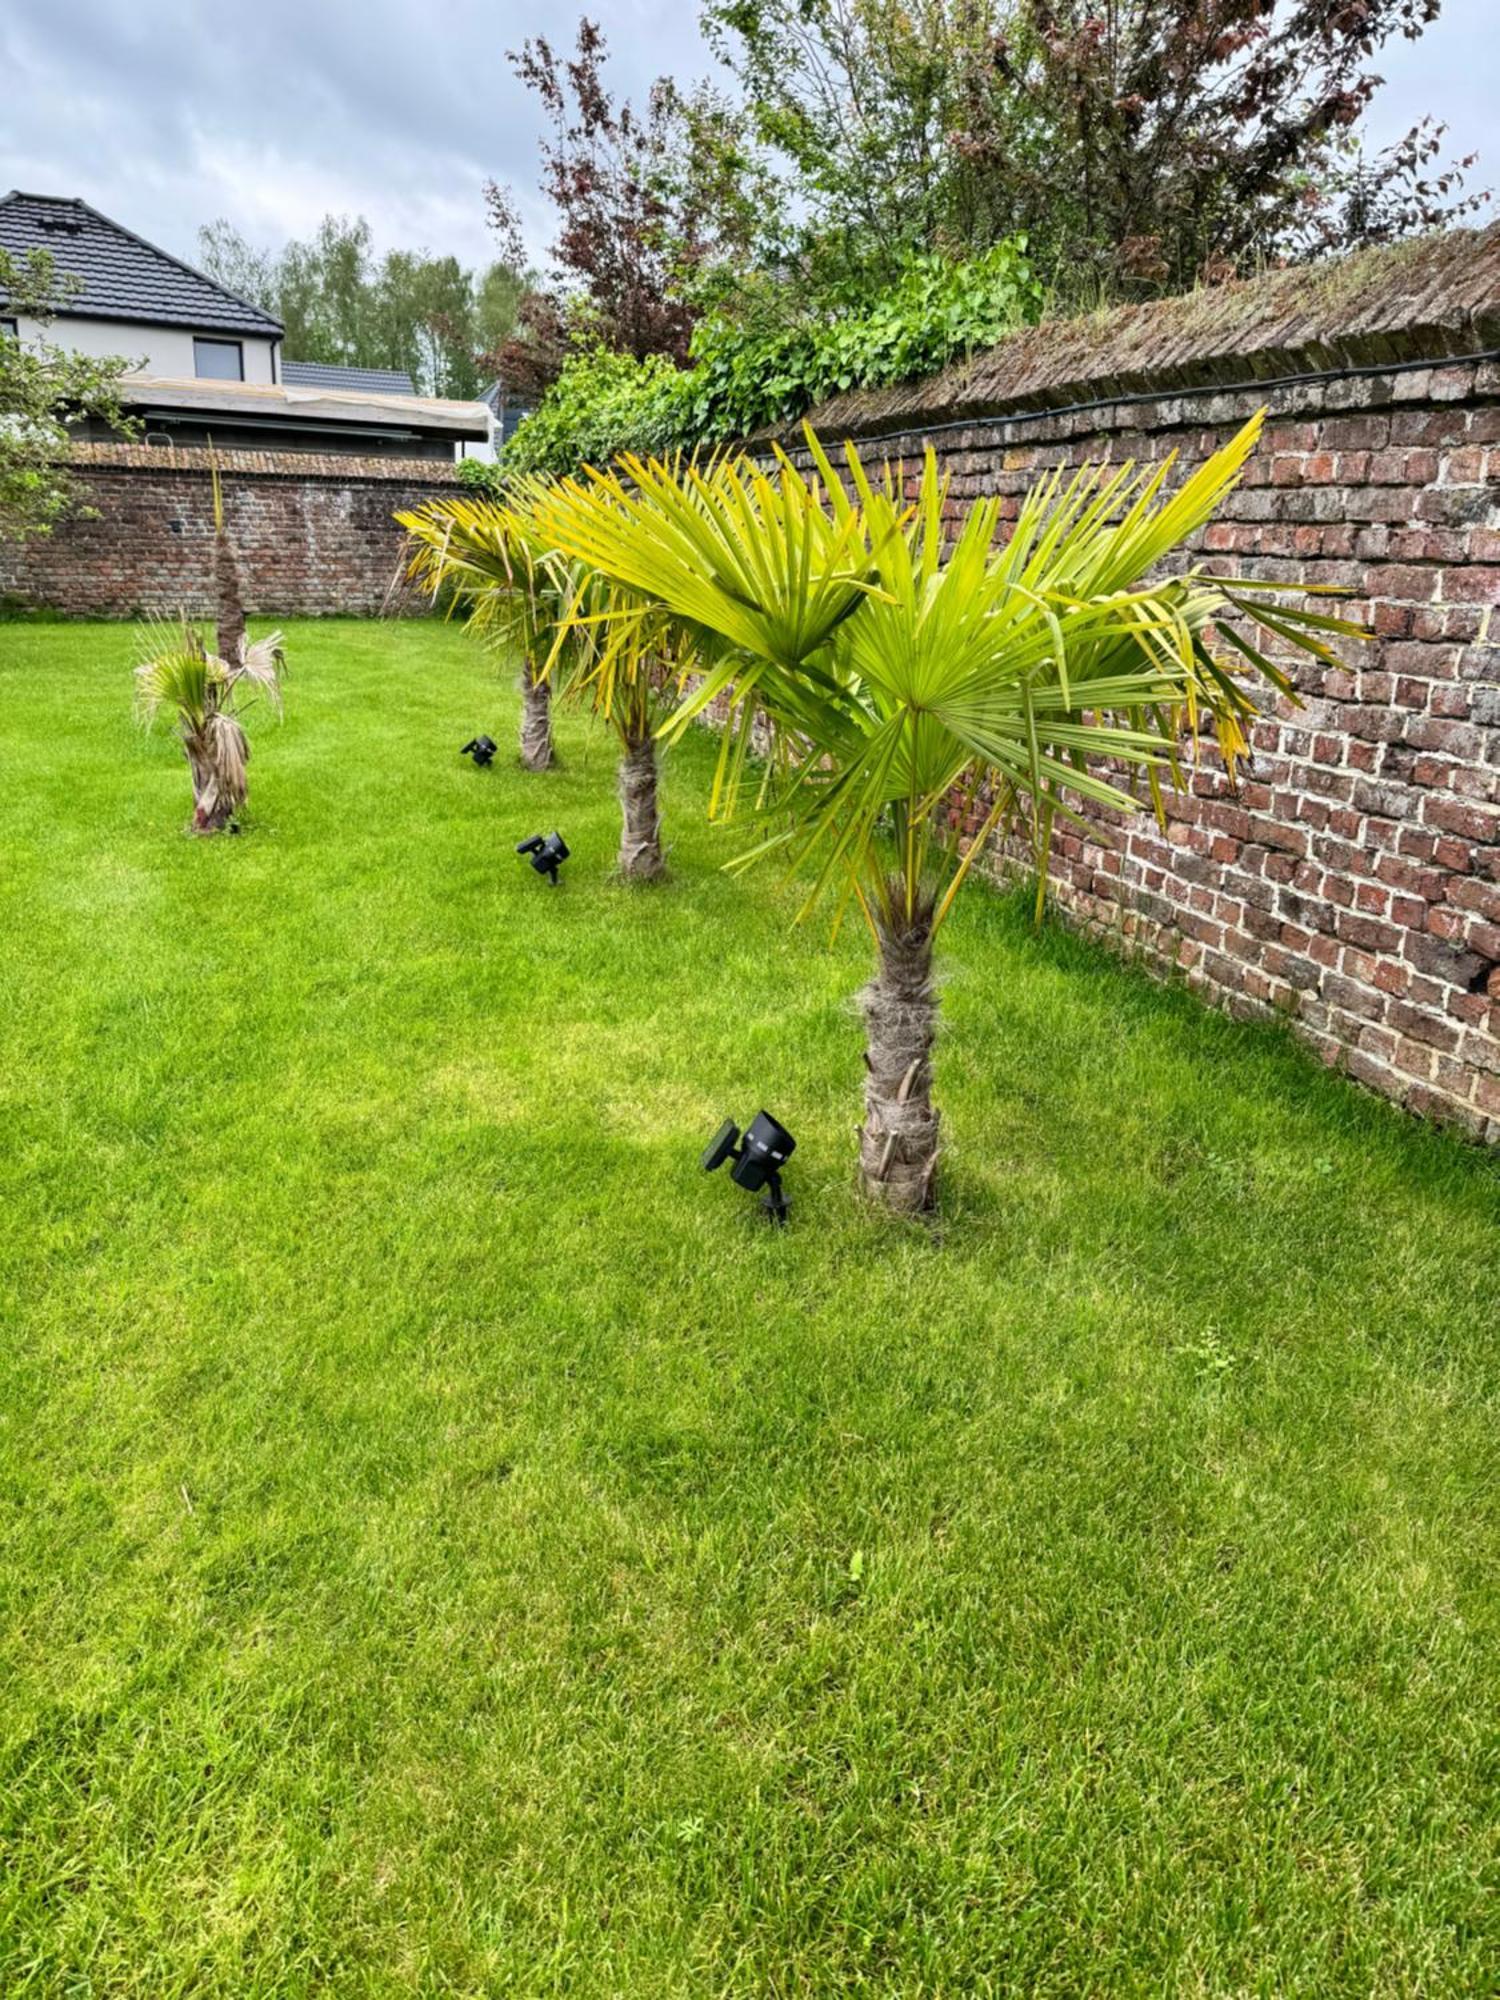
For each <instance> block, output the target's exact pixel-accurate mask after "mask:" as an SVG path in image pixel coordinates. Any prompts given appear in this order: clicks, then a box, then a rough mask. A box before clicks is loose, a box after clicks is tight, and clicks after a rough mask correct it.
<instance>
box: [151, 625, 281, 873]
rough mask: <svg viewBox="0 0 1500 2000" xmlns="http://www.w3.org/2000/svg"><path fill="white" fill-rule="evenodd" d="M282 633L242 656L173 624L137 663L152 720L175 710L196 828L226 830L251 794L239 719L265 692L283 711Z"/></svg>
mask: <svg viewBox="0 0 1500 2000" xmlns="http://www.w3.org/2000/svg"><path fill="white" fill-rule="evenodd" d="M283 664H284V661H283V655H282V650H281V634H280V633H279V632H273V633H271V634H270V636H269V637H268V638H265V639H258V640H256V641H255V643H254V644H247V643H246V641H245V639H244V635H243V632H242V633H241V635H240V639H239V650H238V657H237V658H235V659H232V660H226V659H223V658H221V657H220V656H219V655H218V654H217V653H210V652H209V651H208V649H207V647H206V646H205V645H204V643H203V641H202V639H201V638H200V637H199V635H198V633H197V632H196V631H194V629H193V628H192V627H191V626H190V625H186V624H184V625H182V626H181V627H180V628H177V627H167V628H165V630H164V631H163V633H162V635H161V641H160V643H159V644H158V645H157V646H156V648H155V650H154V651H153V653H152V655H151V657H150V659H148V660H145V661H143V662H142V663H141V665H140V666H138V667H137V668H136V670H135V683H136V696H137V700H138V702H139V705H140V709H141V712H142V715H143V718H144V720H145V722H146V724H147V726H148V727H149V726H150V725H151V723H152V722H154V721H155V719H156V717H157V716H158V715H159V714H160V713H161V712H162V711H163V710H168V711H170V712H171V713H172V714H173V715H175V717H176V719H177V733H178V736H179V737H180V739H181V742H182V747H183V751H184V753H185V755H186V757H187V761H188V769H189V771H190V772H191V773H192V780H193V831H194V832H195V833H219V832H222V831H223V829H224V828H225V827H226V826H228V825H230V824H231V822H232V821H233V820H234V818H235V815H236V814H237V813H238V812H240V810H241V809H242V808H243V806H244V804H245V800H246V798H247V797H248V795H249V790H250V785H249V776H248V770H247V767H248V765H249V762H250V744H249V741H248V739H247V738H246V735H245V731H244V726H243V724H242V723H241V721H240V716H241V714H242V713H243V711H244V709H245V707H246V705H247V703H248V701H249V700H251V699H253V698H254V696H255V695H256V694H257V693H258V694H261V695H264V696H265V698H266V700H267V701H269V702H270V704H271V705H272V707H273V708H274V709H275V710H276V712H277V714H278V715H279V714H280V712H281V673H282V667H283Z"/></svg>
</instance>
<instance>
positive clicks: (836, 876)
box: [534, 417, 1359, 1213]
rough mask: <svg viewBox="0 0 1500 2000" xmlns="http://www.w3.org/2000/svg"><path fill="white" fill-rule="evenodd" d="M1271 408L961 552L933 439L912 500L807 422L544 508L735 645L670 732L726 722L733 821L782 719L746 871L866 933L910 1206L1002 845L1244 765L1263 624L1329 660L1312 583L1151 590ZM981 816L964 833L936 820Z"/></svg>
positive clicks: (1272, 676)
mask: <svg viewBox="0 0 1500 2000" xmlns="http://www.w3.org/2000/svg"><path fill="white" fill-rule="evenodd" d="M1260 423H1261V419H1260V418H1259V417H1257V418H1255V419H1254V420H1252V422H1251V423H1249V424H1248V425H1246V427H1245V428H1244V430H1243V431H1241V433H1240V434H1239V436H1238V437H1237V438H1235V439H1234V440H1233V441H1232V442H1231V443H1230V444H1229V445H1227V446H1226V447H1225V448H1224V449H1223V450H1222V451H1220V452H1218V453H1217V454H1216V455H1215V456H1214V457H1213V458H1212V459H1210V460H1209V461H1208V462H1207V463H1206V464H1205V465H1204V466H1202V467H1201V468H1200V469H1199V470H1198V471H1197V472H1196V473H1195V474H1194V475H1193V476H1192V477H1191V478H1190V479H1188V480H1187V481H1186V482H1185V483H1184V484H1183V485H1182V487H1181V488H1180V489H1179V490H1178V491H1177V492H1176V493H1175V494H1172V495H1171V496H1170V497H1169V496H1168V495H1167V493H1166V481H1167V477H1168V472H1169V469H1170V461H1169V462H1168V463H1167V464H1164V465H1163V466H1161V467H1160V468H1159V469H1157V470H1155V471H1154V472H1153V471H1137V470H1136V469H1135V468H1134V467H1133V466H1130V465H1125V466H1122V467H1120V468H1118V469H1116V470H1113V471H1105V470H1088V469H1086V470H1084V471H1082V472H1080V473H1078V474H1077V475H1076V476H1075V477H1073V478H1072V479H1070V480H1068V481H1066V482H1064V480H1063V477H1062V474H1061V472H1058V473H1056V474H1054V475H1052V476H1051V477H1049V478H1047V479H1045V480H1043V481H1042V483H1041V484H1040V485H1039V486H1038V487H1037V488H1036V490H1035V491H1034V492H1033V493H1032V494H1031V495H1030V497H1029V498H1028V499H1027V501H1026V502H1025V504H1024V506H1023V507H1022V509H1021V513H1020V517H1019V519H1018V520H1017V522H1016V525H1015V529H1014V531H1013V533H1012V534H1011V536H1010V538H1009V540H1008V541H1007V542H1006V543H1005V545H1004V546H1003V547H998V546H997V545H996V531H997V528H998V525H999V519H998V513H999V510H998V502H996V501H994V500H989V501H982V502H980V503H978V504H977V505H975V506H974V507H973V508H972V509H971V510H970V512H969V513H968V515H967V517H966V518H965V519H964V521H963V523H962V526H961V527H959V528H958V530H957V532H956V535H955V537H954V539H953V541H952V545H951V547H949V546H948V545H947V543H946V539H945V537H946V525H947V524H946V522H945V514H944V503H945V498H946V489H945V483H944V481H943V480H942V479H941V478H940V477H939V474H938V470H937V466H936V461H935V459H934V456H933V454H932V452H931V451H930V450H929V451H928V453H927V455H926V458H925V461H924V467H923V471H922V475H921V478H920V481H919V482H918V483H917V492H916V499H915V502H914V504H911V505H908V504H907V503H906V501H905V500H904V499H903V498H901V497H900V495H901V492H902V489H903V484H904V481H903V478H902V475H901V474H900V473H899V472H898V473H897V474H895V475H894V476H893V475H891V474H890V473H889V472H888V473H887V476H886V479H885V481H884V482H883V483H882V484H881V485H880V486H879V487H876V486H873V485H872V484H871V482H870V481H869V480H868V478H867V476H866V474H865V472H864V470H863V468H862V467H861V465H860V462H859V459H858V457H857V455H856V453H855V452H854V450H853V448H852V446H851V447H846V457H847V464H848V472H847V479H846V478H845V477H842V476H841V475H840V474H839V473H838V472H837V471H836V470H835V468H834V467H833V465H832V464H831V462H830V461H829V459H828V458H827V456H826V455H825V453H824V452H823V451H822V449H821V448H820V447H819V445H818V444H817V441H816V439H814V438H812V436H811V434H810V433H809V448H810V450H811V453H812V456H813V460H814V465H815V470H814V472H813V473H812V474H811V475H809V476H804V475H803V474H802V473H800V472H799V471H798V470H797V469H796V467H795V466H793V464H792V463H791V461H790V460H789V459H788V458H786V457H785V456H784V455H783V454H779V453H778V454H777V458H776V463H775V465H774V467H772V468H771V470H770V471H767V470H764V469H762V468H761V467H759V466H757V465H756V464H755V463H753V462H752V461H750V460H748V459H746V458H743V457H729V458H726V459H724V460H721V461H719V462H718V463H716V464H714V465H711V466H709V467H708V468H706V469H701V470H700V469H698V468H696V467H694V466H691V465H684V464H682V463H681V462H670V463H669V462H665V461H662V460H642V459H635V458H628V459H625V460H623V461H622V462H621V464H620V467H619V470H618V471H608V472H604V471H596V470H590V471H589V472H588V473H586V474H585V475H584V476H583V477H581V478H574V479H568V480H564V481H561V482H559V483H558V484H556V485H555V486H553V487H552V488H550V489H549V490H548V491H547V492H546V493H545V494H542V495H539V496H538V497H537V499H536V501H535V503H534V513H535V519H536V523H537V526H538V529H539V531H540V532H541V533H542V534H543V535H544V536H545V537H546V538H547V539H548V540H549V541H550V542H551V544H552V546H554V547H555V548H556V549H558V550H560V551H562V552H563V553H564V554H566V555H568V556H570V557H573V558H575V559H577V560H578V561H581V562H584V563H586V564H588V565H589V566H591V567H592V568H593V569H594V570H595V571H596V572H597V573H598V574H599V575H600V576H602V577H604V578H605V579H607V580H608V581H609V582H611V583H613V584H615V585H617V586H619V587H620V588H622V589H623V590H625V591H626V592H628V593H632V594H633V595H634V596H636V597H638V598H644V599H647V600H648V601H653V602H655V603H656V604H658V605H659V606H661V607H662V608H663V609H664V610H665V611H666V612H668V613H669V614H670V615H671V616H672V617H673V618H675V619H678V620H680V621H683V622H684V624H685V625H686V627H687V628H688V630H689V631H691V632H693V633H695V634H701V633H704V632H706V633H710V634H713V635H715V636H716V638H717V641H718V643H719V648H720V651H719V656H718V658H717V659H716V660H715V662H714V663H713V664H712V665H711V666H710V668H709V670H708V671H707V672H706V673H705V675H704V677H703V679H702V681H701V682H700V683H699V684H698V686H697V687H696V689H695V690H694V691H693V692H691V693H690V694H688V695H687V696H686V698H685V699H684V700H683V701H682V703H681V704H680V705H679V707H678V709H677V711H676V713H675V714H674V715H673V716H672V717H671V718H670V719H669V721H668V722H667V724H666V725H665V731H666V733H667V734H668V735H669V736H672V735H676V734H678V733H680V732H681V731H682V730H683V729H684V728H685V727H686V726H687V725H688V723H689V722H690V721H691V720H692V718H693V717H694V716H695V715H697V714H699V713H701V712H702V711H703V710H704V709H705V708H706V707H707V706H708V705H709V704H710V703H713V702H715V701H726V702H727V703H728V704H729V706H730V710H731V715H730V724H729V727H728V728H727V729H726V730H725V733H724V737H723V742H722V745H721V751H720V760H719V771H718V774H717V777H716V779H715V786H714V803H713V806H712V808H711V810H714V811H717V812H721V813H728V812H731V811H733V809H734V806H735V802H736V798H737V796H738V793H739V790H740V777H741V773H742V771H743V768H744V763H745V755H746V750H747V746H748V745H749V743H750V740H751V729H752V726H753V724H754V722H755V721H756V719H757V718H764V719H765V720H766V721H768V722H769V724H770V725H771V727H772V730H773V734H774V741H775V754H774V758H773V762H772V765H771V767H770V769H769V771H768V773H767V774H766V779H765V781H763V784H762V787H761V790H762V793H763V795H764V794H765V792H766V790H767V786H769V796H770V800H771V817H770V830H769V831H768V833H767V835H766V837H765V838H764V839H763V840H762V841H761V842H760V844H759V845H758V846H756V847H755V848H754V849H753V850H752V851H751V852H750V853H749V854H746V855H743V856H741V858H740V864H736V865H742V864H743V863H745V862H748V861H751V860H754V859H755V858H756V857H757V856H759V855H762V854H765V853H768V852H771V851H776V850H780V851H782V852H783V853H785V854H786V855H787V856H788V857H789V860H790V862H791V864H792V865H793V866H808V867H810V868H811V869H812V870H813V882H812V887H811V891H810V893H809V895H808V898H807V902H806V904H804V906H803V907H804V912H805V910H806V909H807V908H808V907H810V906H811V904H812V903H813V901H814V900H815V899H816V898H817V896H818V895H819V893H820V892H821V891H822V890H824V889H825V888H834V889H836V890H837V896H838V907H839V912H840V914H842V912H843V910H844V909H845V908H846V907H848V906H849V905H850V903H851V902H852V903H853V904H854V905H855V906H857V908H858V909H859V911H860V913H861V914H862V916H863V918H864V920H865V922H866V924H867V925H868V927H869V930H870V934H871V937H872V939H873V941H874V945H875V949H876V954H877V969H876V973H875V977H874V979H873V980H872V982H871V983H870V985H869V986H868V987H867V988H866V989H865V992H864V995H863V1001H864V1013H865V1021H866V1029H867V1046H866V1057H865V1061H866V1075H865V1089H864V1100H865V1116H864V1123H863V1126H862V1128H861V1139H860V1177H861V1180H862V1183H863V1185H864V1187H865V1188H866V1189H867V1190H868V1192H869V1193H870V1194H871V1195H872V1196H874V1197H875V1198H876V1199H878V1200H879V1201H881V1202H883V1203H884V1204H886V1205H887V1206H888V1207H889V1208H891V1209H893V1210H895V1211H898V1212H901V1213H915V1212H918V1211H920V1210H922V1209H925V1208H927V1207H928V1206H930V1204H931V1203H932V1200H933V1196H934V1176H935V1172H936V1167H937V1160H938V1129H939V1128H938V1112H937V1109H936V1107H935V1106H934V1104H933V1101H932V1048H933V1041H934V1037H935V1034H936V1028H937V1015H938V1001H937V993H936V989H935V987H934V984H933V943H934V939H935V937H936V936H937V933H938V932H939V930H940V929H941V927H942V925H943V923H944V921H945V920H946V918H947V917H948V914H949V912H950V911H951V910H952V908H953V905H954V899H955V897H956V896H957V894H958V891H959V890H960V888H961V887H962V885H963V883H964V882H965V880H966V879H967V878H968V875H969V873H970V871H971V869H972V866H973V863H974V861H975V859H976V857H977V856H978V855H979V853H980V852H981V850H982V849H983V848H984V847H985V845H986V844H987V842H988V840H989V837H990V835H991V834H992V833H994V832H995V831H996V830H997V829H1004V830H1008V831H1010V832H1012V833H1018V834H1020V835H1021V836H1023V837H1024V838H1025V839H1026V840H1027V841H1028V842H1029V844H1030V846H1031V850H1032V852H1033V854H1034V857H1035V860H1036V865H1037V870H1038V881H1039V885H1040V884H1042V883H1044V882H1045V876H1046V863H1047V855H1048V850H1049V847H1050V843H1051V837H1052V829H1053V826H1054V823H1055V821H1056V820H1057V819H1058V818H1059V817H1061V818H1063V819H1069V820H1078V819H1079V817H1080V809H1081V807H1082V806H1083V805H1085V804H1094V805H1099V806H1106V807H1115V808H1119V809H1123V810H1126V811H1133V810H1135V809H1137V808H1138V807H1139V805H1141V804H1142V803H1143V801H1142V800H1141V799H1140V798H1139V797H1138V796H1137V791H1136V787H1137V785H1138V784H1139V783H1141V782H1142V781H1143V782H1144V787H1145V790H1146V793H1147V796H1148V797H1149V798H1150V800H1151V801H1152V802H1154V803H1155V805H1156V807H1157V810H1158V812H1160V810H1161V803H1162V791H1163V786H1164V785H1171V786H1180V785H1181V784H1182V782H1183V762H1182V759H1183V755H1184V752H1186V753H1187V754H1192V753H1194V752H1195V751H1196V748H1197V744H1198V741H1199V739H1200V736H1201V734H1202V733H1203V731H1204V730H1205V728H1207V727H1211V728H1212V729H1213V731H1214V733H1215V735H1216V736H1217V739H1218V744H1219V748H1220V751H1221V753H1222V755H1223V757H1224V760H1225V762H1226V764H1227V766H1228V767H1229V770H1230V772H1231V775H1232V774H1233V770H1234V766H1235V763H1236V760H1237V758H1238V757H1239V756H1240V755H1241V754H1242V753H1243V751H1244V749H1245V744H1246V733H1245V732H1246V726H1247V724H1248V721H1249V719H1250V718H1251V716H1252V715H1253V714H1254V712H1255V710H1254V704H1253V701H1252V698H1251V694H1250V692H1249V691H1248V689H1247V688H1246V687H1245V686H1243V685H1241V683H1240V681H1239V679H1238V678H1237V673H1238V672H1240V671H1243V670H1244V669H1246V668H1248V669H1250V670H1251V672H1252V674H1253V675H1254V676H1255V677H1257V678H1259V679H1261V680H1263V681H1265V682H1267V683H1269V684H1270V686H1272V687H1274V688H1276V689H1278V690H1280V691H1282V692H1288V691H1289V682H1288V681H1287V678H1286V676H1285V675H1284V673H1282V671H1281V670H1280V669H1279V668H1278V667H1276V666H1275V665H1273V663H1272V662H1271V661H1270V660H1269V659H1267V657H1266V656H1265V654H1264V653H1263V652H1262V651H1261V650H1260V646H1259V645H1258V644H1257V643H1256V640H1255V639H1254V638H1252V637H1250V636H1247V633H1246V631H1245V629H1244V628H1245V627H1246V626H1249V627H1250V628H1251V629H1252V630H1254V629H1256V628H1261V629H1263V630H1264V631H1266V632H1269V633H1270V634H1272V635H1273V636H1274V637H1276V638H1278V639H1280V640H1282V641H1284V642H1287V643H1289V644H1290V645H1292V646H1293V647H1297V648H1301V649H1304V650H1306V651H1309V652H1311V653H1314V654H1316V655H1318V656H1319V657H1322V658H1332V655H1331V654H1330V653H1329V652H1328V649H1327V645H1326V642H1325V640H1324V638H1323V637H1322V636H1320V635H1321V634H1324V633H1351V634H1353V633H1357V632H1358V629H1359V628H1357V627H1355V626H1352V625H1350V624H1349V623H1348V622H1347V621H1344V620H1341V619H1337V618H1332V617H1328V616H1325V615H1322V614H1319V613H1317V612H1314V611H1309V610H1306V609H1304V608H1301V607H1300V606H1291V605H1288V604H1286V603H1285V602H1283V601H1282V599H1283V598H1284V597H1285V596H1286V594H1287V593H1288V591H1289V590H1291V589H1292V586H1287V585H1274V584H1260V583H1252V582H1246V581H1244V580H1239V579H1234V580H1231V579H1228V578H1221V577H1216V576H1213V575H1210V574H1208V573H1207V572H1205V571H1203V570H1201V569H1198V568H1189V569H1187V570H1185V571H1184V572H1183V573H1182V574H1180V575H1176V576H1172V577H1166V578H1161V577H1158V578H1157V579H1156V580H1154V581H1153V580H1150V579H1151V578H1152V577H1153V574H1154V572H1156V570H1157V567H1158V565H1159V564H1160V563H1161V562H1162V561H1163V560H1164V559H1165V558H1166V557H1168V556H1170V555H1171V554H1172V553H1173V552H1174V551H1175V550H1176V549H1177V548H1178V547H1179V545H1180V544H1181V543H1182V542H1183V541H1184V540H1185V539H1186V538H1187V537H1188V536H1190V535H1192V534H1193V533H1194V532H1195V531H1196V530H1197V529H1199V528H1200V527H1201V526H1202V525H1203V524H1204V523H1205V522H1206V521H1207V520H1208V519H1209V518H1210V516H1211V515H1212V514H1213V512H1214V510H1215V508H1216V507H1217V506H1218V505H1219V503H1220V502H1221V500H1222V499H1223V497H1224V495H1225V494H1226V493H1227V492H1228V490H1229V489H1230V487H1231V486H1232V485H1233V484H1234V482H1235V480H1236V478H1237V477H1238V474H1239V472H1240V469H1241V467H1242V466H1243V464H1244V462H1245V460H1246V458H1247V457H1248V455H1249V453H1250V452H1251V450H1252V449H1253V447H1254V444H1255V441H1256V438H1257V437H1258V435H1259V431H1260ZM955 794H958V795H961V796H965V797H967V798H969V799H970V800H978V801H981V802H982V804H983V816H982V822H981V825H980V828H979V831H978V833H977V835H976V836H975V837H974V838H973V839H972V840H971V841H969V842H968V843H966V844H965V843H963V842H962V841H960V840H959V839H958V837H957V836H956V835H955V834H954V833H953V832H952V831H951V830H950V817H951V816H950V815H949V814H948V813H947V812H945V810H944V807H945V806H946V805H947V804H948V803H949V802H951V800H952V799H953V797H954V795H955Z"/></svg>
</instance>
